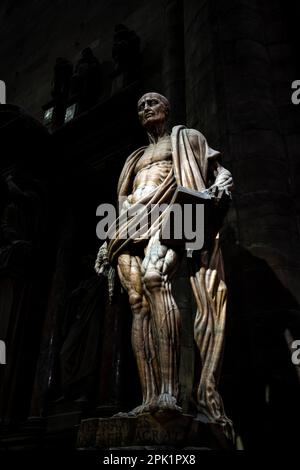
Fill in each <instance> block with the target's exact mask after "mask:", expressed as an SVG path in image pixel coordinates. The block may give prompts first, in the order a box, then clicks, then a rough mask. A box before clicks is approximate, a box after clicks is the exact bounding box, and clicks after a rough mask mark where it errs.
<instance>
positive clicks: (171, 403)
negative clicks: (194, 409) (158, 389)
mask: <svg viewBox="0 0 300 470" xmlns="http://www.w3.org/2000/svg"><path fill="white" fill-rule="evenodd" d="M157 406H158V409H159V410H163V411H165V410H169V411H170V410H172V411H179V412H182V408H181V407H180V406H178V405H177V400H176V398H175V397H173V395H170V394H169V393H162V394H161V395H159V397H158V400H157Z"/></svg>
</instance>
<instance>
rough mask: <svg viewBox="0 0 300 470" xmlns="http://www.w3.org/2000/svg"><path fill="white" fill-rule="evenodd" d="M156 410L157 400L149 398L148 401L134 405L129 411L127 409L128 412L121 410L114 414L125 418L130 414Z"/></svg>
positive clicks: (136, 414) (134, 414) (135, 414)
mask: <svg viewBox="0 0 300 470" xmlns="http://www.w3.org/2000/svg"><path fill="white" fill-rule="evenodd" d="M156 400H157V399H156ZM156 410H157V401H154V400H151V401H150V402H147V403H142V404H141V405H139V406H136V407H135V408H133V410H131V411H128V412H122V411H121V412H120V413H117V414H115V415H114V416H117V417H121V418H124V417H125V418H126V417H130V416H138V415H140V414H142V413H153V412H154V411H156Z"/></svg>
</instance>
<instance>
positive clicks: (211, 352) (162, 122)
mask: <svg viewBox="0 0 300 470" xmlns="http://www.w3.org/2000/svg"><path fill="white" fill-rule="evenodd" d="M169 110H170V106H169V102H168V100H167V99H166V98H165V97H164V96H162V95H160V94H158V93H147V94H145V95H144V96H142V97H141V98H140V100H139V102H138V115H139V119H140V122H141V124H142V126H144V128H145V129H146V131H147V134H148V137H149V145H148V146H147V147H143V148H140V149H138V150H136V151H135V152H133V153H132V154H131V155H130V156H129V157H128V158H127V160H126V162H125V165H124V168H123V171H122V173H121V175H120V179H119V184H118V197H119V200H120V201H122V205H121V210H120V214H119V217H120V223H119V224H118V229H117V230H116V231H115V233H114V237H112V238H109V239H107V241H106V242H105V243H104V244H103V245H102V247H101V248H100V250H99V253H98V257H97V261H96V271H97V272H98V273H101V272H102V273H103V272H104V271H106V272H108V266H109V265H115V266H116V268H117V272H118V275H119V278H120V281H121V283H122V285H123V287H124V288H125V289H126V291H127V293H128V296H129V302H130V306H131V310H132V313H133V321H132V335H131V339H132V346H133V351H134V355H135V358H136V362H137V367H138V372H139V377H140V383H141V387H142V393H143V401H142V403H141V405H140V406H138V407H137V408H135V409H134V410H132V412H131V413H132V414H133V415H136V414H139V413H142V412H152V411H155V410H166V409H167V410H179V411H180V410H181V409H180V406H179V403H178V400H179V385H180V384H179V361H180V331H181V325H180V323H181V319H180V311H179V309H178V307H177V305H176V302H175V300H174V297H173V295H172V289H171V279H172V276H173V275H174V273H175V272H176V270H177V269H178V267H179V266H180V261H181V257H182V256H183V253H184V250H182V249H181V248H180V247H179V248H178V249H176V247H175V248H174V247H171V246H168V245H167V244H164V242H163V241H162V239H161V236H160V235H161V226H162V221H163V216H162V217H161V218H160V220H159V221H158V223H157V224H156V228H155V230H153V227H152V230H150V229H149V230H148V231H147V230H146V231H144V232H143V236H135V235H134V233H132V232H131V236H129V237H127V238H124V237H123V236H121V233H122V232H123V231H124V228H126V227H125V225H126V226H127V227H128V226H129V225H130V224H132V223H133V222H134V220H133V219H134V217H135V215H132V217H131V218H130V217H129V218H128V217H127V218H124V221H122V220H123V219H122V215H123V214H124V212H126V211H127V212H128V211H129V212H130V209H132V208H134V207H135V205H137V204H143V206H144V207H146V210H147V208H149V210H151V209H150V208H151V207H154V206H156V205H157V204H165V206H163V207H168V204H170V201H171V199H172V196H173V195H174V192H175V190H176V188H177V187H179V186H180V187H183V188H187V189H190V190H194V191H197V192H199V193H200V192H202V191H204V190H207V192H208V193H209V194H210V195H211V196H212V198H213V199H214V200H215V201H218V200H221V198H223V197H224V195H227V196H228V197H229V196H230V190H231V189H232V187H233V183H232V176H231V174H230V172H229V171H228V170H226V169H225V168H224V167H223V166H222V165H221V163H220V154H219V152H217V151H215V150H213V149H211V148H210V147H209V146H208V144H207V141H206V139H205V137H204V136H203V135H202V134H201V133H200V132H198V131H197V130H194V129H188V128H186V127H185V126H183V125H179V126H175V127H174V128H173V129H172V132H171V133H169V132H168V131H167V127H166V123H167V118H168V115H169ZM166 211H167V209H166ZM134 213H135V212H134V210H133V211H131V214H134ZM163 215H164V214H163ZM188 262H189V264H190V273H191V275H190V284H191V289H192V291H193V295H194V297H195V300H196V304H197V313H196V317H195V322H194V332H191V334H193V335H194V339H195V342H196V344H197V347H198V350H199V353H200V359H201V361H200V362H201V372H200V381H199V384H197V408H198V412H199V414H201V415H202V416H203V415H204V416H205V419H206V420H208V421H210V422H215V423H216V422H217V423H220V424H223V425H224V424H226V423H227V422H228V419H227V417H226V415H225V412H224V408H223V403H222V399H221V397H220V395H219V393H218V391H217V383H218V378H219V370H220V361H221V356H222V350H223V343H224V325H225V314H226V298H227V289H226V285H225V282H224V272H223V264H222V257H221V252H220V248H219V237H218V233H214V234H213V235H212V239H211V240H208V243H206V244H205V247H204V248H203V249H202V250H200V251H198V252H197V253H195V256H191V257H190V258H189V259H188Z"/></svg>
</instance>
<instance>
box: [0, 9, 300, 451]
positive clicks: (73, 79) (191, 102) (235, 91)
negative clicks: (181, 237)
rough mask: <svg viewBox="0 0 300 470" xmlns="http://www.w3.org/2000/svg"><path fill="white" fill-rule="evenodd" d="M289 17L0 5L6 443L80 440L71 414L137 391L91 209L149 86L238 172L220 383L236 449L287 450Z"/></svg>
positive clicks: (137, 132)
mask: <svg viewBox="0 0 300 470" xmlns="http://www.w3.org/2000/svg"><path fill="white" fill-rule="evenodd" d="M299 21H300V6H299V5H298V4H297V3H296V4H295V5H293V6H292V5H289V3H288V2H286V1H285V2H284V1H281V0H272V1H271V0H233V1H226V0H153V1H152V2H149V1H146V0H127V1H126V2H122V1H119V0H111V1H107V0H102V1H99V0H97V1H96V0H80V1H78V2H70V1H67V0H53V1H52V2H49V1H46V0H39V1H36V0H27V1H26V2H14V1H11V0H2V2H1V5H0V24H1V32H0V35H1V41H0V80H2V81H3V82H4V83H5V85H6V104H5V103H2V104H1V105H0V138H1V140H0V142H1V158H0V194H1V197H0V218H1V220H0V340H1V341H2V343H3V344H5V347H6V351H5V356H6V357H5V363H4V361H3V363H1V364H0V450H3V451H6V450H32V451H35V450H41V449H47V450H49V449H50V450H53V451H55V450H58V449H76V448H78V432H79V429H80V425H81V422H82V421H83V420H87V419H90V418H97V419H98V418H108V417H111V416H113V415H114V414H116V413H118V412H120V411H124V412H126V411H128V410H130V409H132V408H134V407H135V406H136V405H137V404H138V403H139V401H140V400H141V390H140V385H139V378H138V371H137V366H136V363H135V359H134V354H133V352H132V347H131V339H130V337H131V322H132V314H131V311H130V306H129V302H128V297H127V294H126V292H124V289H122V288H121V285H120V282H119V280H118V279H117V280H116V286H115V291H114V296H113V299H112V301H111V302H110V301H109V299H108V294H107V279H106V278H105V277H104V276H98V275H97V274H96V273H95V271H94V264H95V259H96V256H97V252H98V249H99V246H100V244H101V241H100V240H99V239H98V238H97V236H96V225H97V222H98V220H99V218H98V217H97V215H96V210H97V207H98V206H99V205H100V204H102V203H110V204H114V205H116V204H117V185H118V179H119V175H120V173H121V170H122V168H123V165H124V162H125V160H126V158H127V157H128V155H130V154H131V153H132V152H133V151H134V150H135V149H137V148H139V147H141V146H144V145H147V135H146V132H145V130H143V128H142V127H141V126H140V124H139V121H138V116H137V101H138V99H139V98H140V97H141V96H142V95H143V94H144V93H146V92H152V91H154V92H158V93H161V94H163V95H164V96H166V97H167V98H168V100H169V102H170V105H171V112H170V119H169V127H170V129H171V127H172V126H174V125H177V124H183V125H186V126H187V127H188V128H193V129H197V130H199V131H200V132H201V133H203V134H204V135H205V137H206V138H207V141H208V143H209V145H210V146H211V147H212V148H214V149H218V150H219V151H220V152H221V154H222V162H223V164H224V166H225V167H226V168H227V169H228V170H230V172H231V173H232V175H233V178H234V192H233V196H232V201H231V204H230V208H229V211H228V212H227V215H226V217H225V220H224V223H223V226H222V229H221V233H220V239H221V246H222V252H223V258H224V267H225V276H226V284H227V288H228V302H227V319H226V337H225V349H224V356H223V364H222V369H221V377H220V384H219V389H220V392H221V395H222V397H223V401H224V405H225V409H226V413H227V415H228V417H229V418H230V419H231V420H232V422H233V426H234V434H235V437H234V443H233V446H234V449H237V450H256V449H262V450H272V449H274V448H278V449H293V448H297V445H298V442H299V429H298V427H299V426H298V423H299V420H300V405H299V403H300V400H299V396H300V395H299V394H300V368H299V365H298V363H297V364H295V363H294V362H295V361H294V362H293V361H292V355H293V352H294V349H293V347H294V346H293V344H295V343H294V342H295V341H297V340H300V282H299V280H300V189H299V188H300V105H299V106H297V104H294V103H293V102H292V99H291V96H292V93H293V89H292V83H293V82H294V81H295V80H297V79H298V80H300V56H299V51H298V49H297V34H298V33H297V31H298V28H299ZM187 277H188V274H187V273H186V271H185V268H184V266H183V267H182V269H180V271H179V272H178V273H177V274H176V275H175V279H174V286H175V288H174V290H175V291H176V292H175V293H176V295H177V298H178V300H177V303H178V305H179V307H180V310H181V314H182V316H183V319H184V321H183V325H184V327H183V331H182V337H181V364H180V378H181V391H180V400H181V401H180V405H181V406H182V409H183V411H184V413H186V414H188V413H190V410H191V408H192V405H193V404H192V385H191V377H192V376H193V374H194V373H195V372H194V369H196V361H195V345H194V341H193V335H191V334H190V333H189V331H188V330H189V328H188V327H189V326H191V325H192V321H193V315H194V311H193V310H194V306H193V299H192V295H191V293H190V288H189V287H187V286H186V278H187ZM299 344H300V343H299ZM121 445H122V444H121V442H120V443H119V447H121ZM115 447H118V442H117V443H116V445H115Z"/></svg>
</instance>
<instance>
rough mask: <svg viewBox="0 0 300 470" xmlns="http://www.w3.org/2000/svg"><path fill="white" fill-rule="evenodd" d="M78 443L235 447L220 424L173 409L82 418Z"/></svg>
mask: <svg viewBox="0 0 300 470" xmlns="http://www.w3.org/2000/svg"><path fill="white" fill-rule="evenodd" d="M77 446H78V448H80V449H112V448H125V447H126V448H138V447H139V448H143V447H147V448H148V446H151V447H154V448H156V449H157V448H165V447H168V448H174V449H176V448H181V449H186V448H191V447H196V448H200V449H228V450H230V449H232V443H231V442H230V441H229V440H228V439H227V438H226V436H225V434H224V432H223V430H222V428H221V426H219V425H217V424H211V423H203V422H202V421H200V420H198V419H196V418H195V417H193V416H191V415H185V414H180V413H178V412H174V411H172V412H170V411H159V412H156V413H153V414H150V413H144V414H140V415H138V416H135V417H131V416H130V417H129V416H114V417H111V418H90V419H85V420H82V421H81V424H80V429H79V433H78V442H77Z"/></svg>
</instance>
